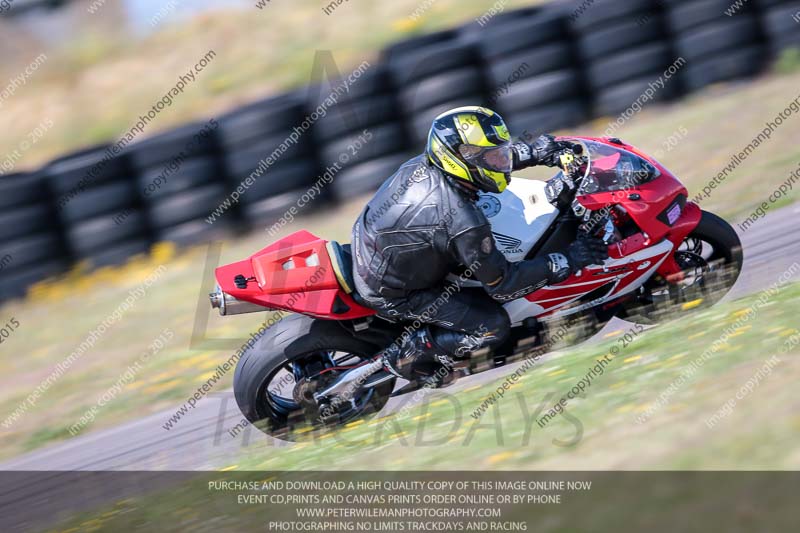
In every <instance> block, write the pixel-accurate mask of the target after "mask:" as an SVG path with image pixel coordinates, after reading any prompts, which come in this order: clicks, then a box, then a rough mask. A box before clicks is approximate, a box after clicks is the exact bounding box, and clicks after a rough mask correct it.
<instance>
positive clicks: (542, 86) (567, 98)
mask: <svg viewBox="0 0 800 533" xmlns="http://www.w3.org/2000/svg"><path fill="white" fill-rule="evenodd" d="M565 22H566V19H565V17H564V14H563V12H562V11H561V10H556V9H553V8H544V9H540V10H538V9H537V10H528V11H526V12H525V13H524V14H523V16H522V17H519V18H516V17H515V18H510V17H509V18H506V19H504V20H502V21H498V22H496V23H494V24H491V25H487V26H486V28H485V29H484V30H483V31H482V32H480V33H479V34H478V38H479V47H480V53H481V58H482V63H483V69H484V76H485V78H486V80H487V82H488V84H489V87H490V89H489V93H488V94H489V96H488V99H487V103H488V106H489V107H490V108H492V109H496V110H497V111H498V112H499V113H500V114H501V115H502V116H503V118H504V119H505V120H506V121H507V122H508V124H509V127H510V129H511V131H512V133H514V134H516V135H521V134H522V133H523V132H527V133H528V134H530V135H538V134H541V133H545V132H549V131H553V130H556V129H560V128H566V127H570V126H574V125H576V124H580V123H581V122H583V121H585V120H586V119H587V118H588V113H587V111H588V109H587V97H586V94H585V92H584V88H583V83H582V78H581V73H580V70H579V68H578V66H579V64H578V61H577V60H576V55H575V50H574V47H573V45H572V42H571V39H570V37H569V34H568V31H567V26H566V23H565Z"/></svg>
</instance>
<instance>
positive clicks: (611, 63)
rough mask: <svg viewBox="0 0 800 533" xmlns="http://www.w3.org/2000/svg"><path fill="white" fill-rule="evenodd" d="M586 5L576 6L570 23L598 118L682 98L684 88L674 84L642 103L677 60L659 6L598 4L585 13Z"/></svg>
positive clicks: (642, 1) (629, 1)
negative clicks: (680, 90) (645, 95)
mask: <svg viewBox="0 0 800 533" xmlns="http://www.w3.org/2000/svg"><path fill="white" fill-rule="evenodd" d="M581 5H582V0H575V2H573V4H571V10H570V12H569V14H568V20H569V24H570V27H571V30H572V33H573V34H574V35H575V40H576V42H577V44H578V50H579V54H580V57H581V58H582V60H583V63H584V71H585V79H586V86H587V88H588V90H589V91H590V92H591V94H592V98H593V101H594V106H593V107H594V112H595V114H596V115H598V116H609V115H617V114H619V113H622V112H624V111H626V110H627V109H628V108H630V107H631V105H633V104H634V103H635V102H637V100H638V101H639V103H640V104H647V103H649V102H653V101H666V100H669V99H671V98H674V97H675V96H676V95H677V94H678V89H679V82H678V80H677V79H673V80H671V81H667V82H666V83H665V84H664V87H663V88H660V89H658V90H657V91H656V92H655V94H653V96H652V98H650V97H645V98H642V95H644V94H645V91H647V90H648V88H651V91H650V92H651V93H652V84H654V83H656V82H657V80H658V79H659V78H660V77H661V76H662V75H663V74H664V71H665V69H666V68H667V67H668V66H669V65H670V64H671V63H672V62H673V61H674V60H675V59H676V58H677V56H675V55H673V51H672V49H671V47H670V43H669V40H668V39H667V35H666V31H665V28H664V18H663V16H662V14H661V11H660V9H659V2H658V0H626V1H625V2H619V1H618V0H596V1H595V2H594V3H592V4H591V5H589V6H588V7H586V8H585V9H584V10H583V11H581V9H580V6H581Z"/></svg>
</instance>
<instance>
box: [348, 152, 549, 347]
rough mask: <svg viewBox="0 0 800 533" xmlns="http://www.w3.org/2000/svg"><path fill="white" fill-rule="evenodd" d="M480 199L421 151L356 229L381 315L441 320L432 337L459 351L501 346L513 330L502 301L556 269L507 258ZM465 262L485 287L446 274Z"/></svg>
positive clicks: (362, 279) (362, 282)
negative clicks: (465, 283)
mask: <svg viewBox="0 0 800 533" xmlns="http://www.w3.org/2000/svg"><path fill="white" fill-rule="evenodd" d="M515 166H516V167H518V168H520V167H522V166H523V165H521V164H518V163H517V164H515ZM476 199H477V197H476V196H475V195H474V193H471V192H469V191H467V190H466V189H464V188H463V187H462V186H459V185H455V184H454V183H453V182H452V181H451V179H450V178H448V177H446V176H445V175H444V173H442V172H441V171H440V170H439V169H437V168H436V167H434V166H433V165H431V164H430V163H429V161H428V158H427V156H425V155H421V156H418V157H415V158H414V159H411V160H410V161H407V162H406V163H405V164H403V165H402V166H401V167H400V169H399V170H398V171H397V172H396V173H395V174H394V175H393V176H392V177H390V178H389V179H388V180H387V181H386V182H385V183H384V184H383V186H382V187H381V188H380V189H379V190H378V192H377V193H376V194H375V196H374V197H373V198H372V200H370V202H369V203H368V204H367V206H366V207H365V208H364V210H363V211H362V213H361V215H360V216H359V218H358V220H357V221H356V223H355V226H354V227H353V263H354V267H355V268H354V274H355V283H356V289H357V290H358V292H359V294H360V295H361V296H362V297H363V298H364V299H365V300H366V301H367V303H368V304H369V305H370V306H372V307H373V308H375V309H376V311H377V312H378V314H379V315H383V316H385V317H388V318H394V319H404V320H419V321H420V322H422V323H426V324H432V325H435V326H438V327H434V328H429V329H430V333H431V337H432V341H433V342H434V343H435V344H436V345H437V346H438V347H439V348H440V349H442V350H444V351H445V352H447V353H449V354H452V355H456V356H463V355H467V354H468V353H469V352H472V351H474V350H476V349H479V348H482V347H486V346H496V345H499V344H501V343H502V342H503V341H504V340H505V339H506V338H507V336H508V334H509V332H510V323H509V318H508V315H507V313H506V312H505V310H504V309H503V307H502V305H501V303H503V302H507V301H511V300H515V299H517V298H520V297H522V296H524V295H525V294H528V293H531V292H533V291H535V290H537V289H539V288H541V287H542V286H544V285H546V284H548V282H549V281H550V277H551V275H553V272H552V271H551V267H550V263H549V261H548V260H547V258H545V257H542V258H535V259H532V260H527V261H521V262H519V263H510V262H509V261H507V260H506V259H505V257H504V256H503V254H502V253H501V252H500V251H499V250H498V249H497V247H496V246H495V242H494V238H493V236H492V232H491V227H490V225H489V221H488V220H487V219H486V216H485V215H484V214H483V212H482V211H481V210H480V208H479V207H478V206H477V205H476V203H475V200H476ZM465 268H466V269H468V270H469V271H471V272H472V273H473V274H474V278H475V279H477V280H478V281H480V282H481V283H482V284H483V288H475V287H473V288H463V289H462V288H461V286H460V283H458V282H456V283H451V282H449V281H448V280H447V279H446V278H447V276H448V274H454V273H459V272H460V271H463V270H464V269H465Z"/></svg>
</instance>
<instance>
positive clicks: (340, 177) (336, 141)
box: [307, 64, 408, 201]
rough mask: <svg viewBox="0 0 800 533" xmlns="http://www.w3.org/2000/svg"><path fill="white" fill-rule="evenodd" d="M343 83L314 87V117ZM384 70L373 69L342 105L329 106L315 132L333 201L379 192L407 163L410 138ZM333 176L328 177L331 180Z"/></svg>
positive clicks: (310, 94)
mask: <svg viewBox="0 0 800 533" xmlns="http://www.w3.org/2000/svg"><path fill="white" fill-rule="evenodd" d="M343 83H344V82H343V81H342V80H332V81H329V82H326V83H323V84H320V85H314V86H312V87H310V88H309V90H308V96H307V102H308V109H307V111H308V112H309V113H311V112H313V111H314V110H316V109H317V107H318V106H319V105H320V104H322V103H323V102H324V101H325V100H326V99H327V98H328V97H329V96H330V95H331V94H335V93H336V90H337V88H340V87H343ZM400 116H401V115H400V113H399V112H398V105H397V100H396V97H395V94H394V93H393V92H392V90H391V86H390V83H389V77H388V73H387V71H386V69H385V67H384V65H382V64H381V65H375V66H371V67H369V69H368V70H366V71H365V72H364V73H363V74H362V75H360V76H359V77H358V78H357V79H355V80H353V82H352V83H351V84H350V86H349V90H348V91H347V93H346V94H345V95H343V96H342V97H340V98H339V99H338V101H337V103H336V104H335V105H333V106H330V107H327V108H326V112H325V114H324V116H322V117H321V118H320V119H319V120H317V121H316V123H315V124H314V128H313V133H314V142H315V144H316V145H317V146H319V147H320V148H319V152H320V162H321V167H322V169H323V171H327V172H329V173H331V174H332V176H333V182H332V184H330V185H326V186H325V187H326V190H327V191H329V192H330V193H331V194H332V196H333V198H334V199H335V200H337V201H341V200H344V199H346V198H350V197H353V196H357V195H359V194H363V193H367V192H369V191H372V190H374V189H377V188H378V186H380V184H381V183H383V182H384V180H386V178H388V177H389V176H390V175H392V174H393V173H394V172H395V171H396V170H397V168H398V167H399V166H400V165H401V164H402V163H403V161H405V160H406V159H408V139H407V136H406V133H405V129H404V127H403V123H402V121H401V118H400ZM331 174H329V175H331Z"/></svg>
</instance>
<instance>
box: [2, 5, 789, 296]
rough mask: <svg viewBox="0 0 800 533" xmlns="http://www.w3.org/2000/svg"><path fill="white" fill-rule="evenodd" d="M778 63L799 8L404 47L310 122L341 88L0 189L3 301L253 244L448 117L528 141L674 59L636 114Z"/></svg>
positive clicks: (509, 24) (655, 15) (572, 26)
mask: <svg viewBox="0 0 800 533" xmlns="http://www.w3.org/2000/svg"><path fill="white" fill-rule="evenodd" d="M790 47H800V1H798V0H746V1H740V2H736V1H735V0H625V1H624V2H622V1H619V0H573V1H569V2H557V3H553V4H551V5H546V6H544V7H529V8H523V9H518V10H515V11H504V12H502V13H499V14H497V15H495V16H491V17H489V16H483V17H480V18H478V19H476V20H474V21H472V22H470V23H468V24H466V25H464V26H462V27H459V28H453V29H450V30H446V31H440V32H437V33H432V34H427V35H422V36H417V37H413V38H410V39H407V40H404V41H401V42H398V43H395V44H393V45H391V46H389V47H387V48H386V49H384V50H383V52H382V53H381V57H380V60H379V61H378V62H377V64H372V65H371V66H369V68H368V69H366V70H364V71H363V72H362V73H361V75H360V76H359V78H358V79H357V80H356V81H355V82H354V83H351V84H348V85H349V86H348V90H347V91H346V94H343V95H341V97H340V98H338V100H337V101H336V102H335V103H334V104H332V105H327V107H326V112H325V113H324V114H321V115H320V116H318V117H317V119H315V120H314V121H310V120H309V116H316V115H317V114H318V113H315V110H318V109H319V108H320V106H321V105H322V104H323V102H325V101H326V99H327V98H328V97H329V96H330V95H331V93H332V91H334V90H335V88H336V87H338V86H339V85H340V84H341V82H342V80H335V79H334V80H326V81H324V82H321V83H319V84H316V85H311V86H308V87H304V88H301V89H297V90H294V91H291V92H288V93H286V94H282V95H279V96H272V97H270V98H267V99H264V100H261V101H258V102H253V103H251V104H249V105H246V106H244V107H242V108H239V109H236V110H234V111H232V112H230V113H228V114H226V115H224V116H220V117H216V118H213V119H210V120H208V121H207V122H202V121H201V122H198V123H193V124H188V125H185V126H182V127H180V128H177V129H174V130H172V131H168V132H165V133H161V134H158V135H156V136H153V137H150V138H148V139H145V140H142V141H138V142H136V143H134V144H131V145H129V146H128V147H127V148H126V149H124V150H115V149H114V147H112V146H110V145H103V146H95V147H91V148H87V149H85V150H81V151H79V152H76V153H73V154H69V155H66V156H63V157H61V158H58V159H56V160H55V161H52V162H50V163H49V164H47V165H45V166H44V167H43V168H41V169H39V170H37V171H35V172H30V173H22V174H12V175H5V176H0V300H5V299H9V298H12V297H17V296H21V295H23V294H24V293H25V291H26V288H27V287H28V286H29V285H31V284H33V283H35V282H37V281H39V280H41V279H44V278H46V277H49V276H52V275H56V274H58V273H61V272H64V271H65V270H66V269H68V268H69V267H70V265H73V264H75V263H76V262H82V261H85V262H87V263H88V264H89V265H90V266H92V267H101V266H105V265H115V264H120V263H123V262H125V261H126V260H127V259H128V258H129V257H131V256H132V255H136V254H140V253H146V252H147V251H148V250H149V248H150V247H151V246H152V244H153V243H156V242H160V241H172V242H176V243H178V244H181V245H188V244H193V243H199V242H204V241H208V240H211V239H214V238H218V237H220V236H224V235H227V234H230V233H231V232H235V231H248V230H256V231H264V230H265V229H267V228H269V227H274V226H272V225H274V224H275V223H276V222H277V221H282V222H281V223H280V225H283V224H285V223H286V221H287V218H286V215H287V213H290V217H291V218H293V217H294V216H295V215H297V214H300V213H302V212H303V211H304V210H305V209H308V208H309V206H310V205H312V204H313V209H314V210H317V209H320V208H324V207H326V206H327V205H330V204H332V203H336V202H339V201H342V200H344V199H346V198H350V197H353V196H357V195H359V194H363V193H368V192H369V191H372V190H374V189H376V188H377V187H378V186H380V184H381V183H382V182H383V181H384V180H385V179H386V178H387V177H388V176H389V175H391V174H392V173H393V172H394V171H395V170H396V169H397V167H398V166H399V165H400V164H401V163H402V162H403V161H405V160H406V159H408V158H409V157H410V156H412V155H413V154H414V153H418V152H419V151H420V150H421V149H422V147H423V146H424V143H425V141H426V136H427V131H428V128H429V126H430V123H431V121H432V119H433V118H434V117H435V116H436V115H438V114H439V113H441V112H443V111H446V110H447V109H450V108H453V107H458V106H462V105H475V104H481V105H485V106H488V107H491V108H494V109H496V110H497V111H498V112H500V113H501V114H502V115H503V116H504V117H505V119H506V120H507V121H508V123H509V125H510V127H511V129H512V133H514V134H515V135H523V134H524V135H529V136H534V135H538V134H540V133H544V132H547V131H553V130H557V129H562V128H569V127H573V126H576V125H578V124H580V123H583V122H585V121H587V120H589V119H591V118H596V117H602V116H617V115H619V114H620V113H622V112H624V111H625V110H627V109H629V108H630V106H631V105H632V104H633V103H634V102H636V101H637V99H640V97H641V96H642V95H643V94H644V92H645V91H646V90H647V89H648V87H652V84H653V82H654V81H655V80H657V79H658V78H659V77H660V76H662V75H663V73H664V72H665V70H666V69H668V68H669V67H670V65H673V64H674V62H675V60H676V59H677V58H679V57H682V58H684V59H685V65H683V66H682V68H680V69H679V70H678V72H677V73H676V75H675V76H674V79H672V80H670V83H668V84H663V86H662V87H660V90H658V91H655V93H654V94H651V95H650V98H649V100H650V101H669V100H674V99H675V98H678V97H680V96H681V95H683V94H686V93H689V92H692V91H696V90H699V89H701V88H703V87H706V86H708V85H711V84H714V83H719V82H724V81H730V80H736V79H740V78H745V77H749V76H753V75H755V74H758V73H759V72H760V71H761V70H763V69H764V68H765V67H766V66H767V65H768V64H769V62H770V61H772V60H774V59H775V58H776V57H777V56H778V54H780V53H781V51H783V50H784V49H787V48H790ZM328 104H330V102H328ZM292 139H293V142H287V140H292ZM276 153H277V154H279V155H278V156H277V157H273V158H271V159H270V162H269V164H268V165H265V164H264V161H265V158H268V156H270V154H276ZM312 190H313V191H314V192H313V194H310V191H312ZM311 200H313V201H311ZM209 217H210V218H209ZM209 222H211V223H209ZM270 236H271V234H270ZM265 239H266V236H265Z"/></svg>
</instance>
